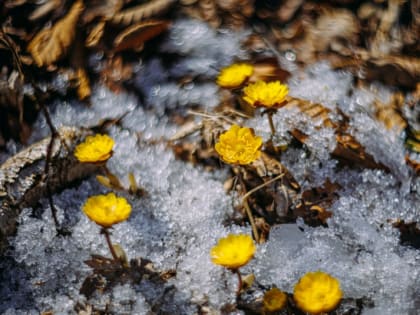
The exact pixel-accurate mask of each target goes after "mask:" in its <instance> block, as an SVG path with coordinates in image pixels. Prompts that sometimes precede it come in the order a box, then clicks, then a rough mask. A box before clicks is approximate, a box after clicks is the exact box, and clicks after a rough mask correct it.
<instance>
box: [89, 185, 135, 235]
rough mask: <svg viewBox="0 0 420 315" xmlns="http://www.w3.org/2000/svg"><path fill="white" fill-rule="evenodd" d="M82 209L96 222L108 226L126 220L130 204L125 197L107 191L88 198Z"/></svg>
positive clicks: (129, 211)
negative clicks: (105, 193) (104, 193)
mask: <svg viewBox="0 0 420 315" xmlns="http://www.w3.org/2000/svg"><path fill="white" fill-rule="evenodd" d="M82 210H83V212H84V213H85V214H86V215H87V216H88V218H89V219H91V220H92V221H94V222H95V223H96V224H99V225H100V226H102V227H104V228H108V227H111V226H112V225H114V224H116V223H119V222H122V221H125V220H127V219H128V217H129V216H130V213H131V206H130V204H129V203H128V202H127V200H126V199H125V198H123V197H117V196H116V195H115V194H114V193H109V194H107V195H97V196H93V197H90V198H88V199H87V200H86V203H85V204H84V205H83V207H82Z"/></svg>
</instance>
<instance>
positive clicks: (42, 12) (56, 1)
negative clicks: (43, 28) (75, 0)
mask: <svg viewBox="0 0 420 315" xmlns="http://www.w3.org/2000/svg"><path fill="white" fill-rule="evenodd" d="M60 5H61V0H50V1H47V2H45V3H43V4H42V5H41V6H39V7H38V8H36V9H35V11H33V12H32V13H31V14H30V15H29V20H31V21H35V20H38V19H40V18H42V17H44V16H46V15H47V14H49V13H50V12H51V11H54V10H56V9H57V8H58V7H59V6H60Z"/></svg>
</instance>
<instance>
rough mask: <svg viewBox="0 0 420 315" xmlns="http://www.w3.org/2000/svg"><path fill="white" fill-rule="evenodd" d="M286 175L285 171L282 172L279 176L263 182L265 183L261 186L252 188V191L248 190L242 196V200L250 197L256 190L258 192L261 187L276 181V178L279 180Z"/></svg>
mask: <svg viewBox="0 0 420 315" xmlns="http://www.w3.org/2000/svg"><path fill="white" fill-rule="evenodd" d="M284 175H285V173H282V174H280V175H278V176H276V177H274V178H272V179H270V180H269V181H266V182H265V183H263V184H261V185H259V186H257V187H254V188H252V189H251V190H250V191H248V192H247V193H246V194H245V195H244V196H243V197H242V200H245V199H248V198H249V196H251V195H252V194H253V193H254V192H256V191H257V190H259V189H261V188H263V187H265V186H267V185H270V184H271V183H273V182H275V181H276V180H278V179H280V178H282V177H283V176H284Z"/></svg>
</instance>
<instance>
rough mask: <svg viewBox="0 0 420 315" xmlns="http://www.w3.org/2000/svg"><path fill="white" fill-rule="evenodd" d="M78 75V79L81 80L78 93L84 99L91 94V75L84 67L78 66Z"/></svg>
mask: <svg viewBox="0 0 420 315" xmlns="http://www.w3.org/2000/svg"><path fill="white" fill-rule="evenodd" d="M76 76H77V80H78V81H79V84H78V87H77V95H78V96H79V99H80V100H84V99H86V98H88V97H89V96H90V94H91V90H90V82H89V77H88V76H87V73H86V71H85V69H83V68H78V69H77V70H76Z"/></svg>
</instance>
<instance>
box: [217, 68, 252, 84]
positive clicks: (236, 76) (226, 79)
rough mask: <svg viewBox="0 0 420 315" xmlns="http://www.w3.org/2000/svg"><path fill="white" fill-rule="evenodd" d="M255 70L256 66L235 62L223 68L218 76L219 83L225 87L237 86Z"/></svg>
mask: <svg viewBox="0 0 420 315" xmlns="http://www.w3.org/2000/svg"><path fill="white" fill-rule="evenodd" d="M253 72H254V67H253V66H252V65H249V64H246V63H234V64H232V65H230V66H228V67H225V68H223V69H222V70H221V71H220V74H219V76H218V77H217V80H216V82H217V84H218V85H219V86H221V87H224V88H236V87H239V86H240V85H242V84H243V83H244V82H245V81H246V80H247V79H248V78H249V77H250V76H251V75H252V73H253Z"/></svg>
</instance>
